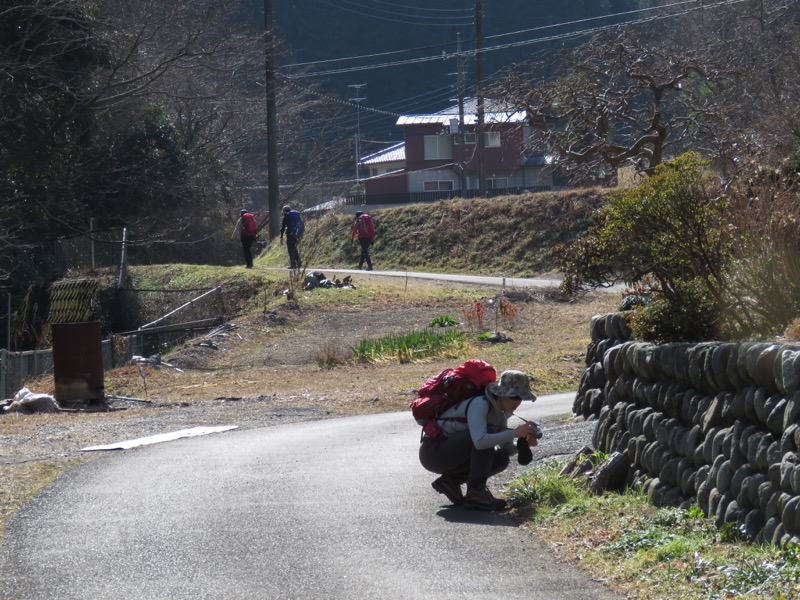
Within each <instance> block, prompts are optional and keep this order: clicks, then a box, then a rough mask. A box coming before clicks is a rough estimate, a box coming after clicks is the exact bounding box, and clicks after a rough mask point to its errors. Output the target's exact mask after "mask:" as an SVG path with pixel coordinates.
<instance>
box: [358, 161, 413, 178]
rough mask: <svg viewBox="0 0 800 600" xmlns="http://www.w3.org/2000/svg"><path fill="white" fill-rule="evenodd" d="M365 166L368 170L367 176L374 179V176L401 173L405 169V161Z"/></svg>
mask: <svg viewBox="0 0 800 600" xmlns="http://www.w3.org/2000/svg"><path fill="white" fill-rule="evenodd" d="M365 166H366V167H367V168H368V169H369V176H370V177H375V176H376V175H384V174H386V173H392V172H394V171H402V170H403V169H404V168H405V166H406V163H405V161H396V162H388V163H376V164H367V165H365Z"/></svg>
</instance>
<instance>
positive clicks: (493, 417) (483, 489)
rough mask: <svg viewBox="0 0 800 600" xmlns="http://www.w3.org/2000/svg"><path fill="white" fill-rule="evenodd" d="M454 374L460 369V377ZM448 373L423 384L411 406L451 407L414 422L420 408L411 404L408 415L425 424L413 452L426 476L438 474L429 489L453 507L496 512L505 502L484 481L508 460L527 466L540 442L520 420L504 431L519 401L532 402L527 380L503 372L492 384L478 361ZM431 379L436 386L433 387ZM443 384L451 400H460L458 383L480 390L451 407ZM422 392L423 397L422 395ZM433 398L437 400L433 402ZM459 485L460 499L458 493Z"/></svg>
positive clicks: (491, 375) (534, 427) (537, 431)
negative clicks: (465, 490)
mask: <svg viewBox="0 0 800 600" xmlns="http://www.w3.org/2000/svg"><path fill="white" fill-rule="evenodd" d="M487 367H488V369H487ZM458 369H461V370H462V371H461V373H458ZM489 369H491V371H490V370H489ZM449 371H452V373H451V374H448V375H445V374H446V373H447V371H445V372H443V373H441V374H440V375H439V376H437V377H436V378H431V379H429V380H428V381H427V382H426V386H428V389H426V386H423V387H422V388H420V397H418V398H417V400H415V401H414V403H417V404H422V405H424V404H425V403H426V401H427V402H428V404H429V405H430V404H433V403H439V404H440V405H441V404H442V403H443V402H444V405H447V404H450V405H451V406H450V407H449V408H446V410H444V411H443V412H441V413H440V414H438V415H437V416H435V417H433V418H431V419H430V420H426V419H425V418H417V417H419V416H420V409H421V408H423V407H421V406H417V407H415V404H414V403H412V413H413V414H414V416H415V418H417V422H419V423H420V424H422V423H423V422H425V426H424V427H423V434H422V441H421V444H420V449H419V460H420V463H421V464H422V466H423V467H425V469H427V470H428V471H431V472H432V473H438V474H439V475H440V477H439V478H438V479H436V480H435V481H434V482H433V483H432V484H431V486H432V487H433V489H434V490H436V491H437V492H439V493H440V494H444V495H445V496H446V497H447V499H448V500H450V502H451V503H453V504H454V505H463V506H464V508H468V509H474V510H502V509H504V508H505V507H506V501H505V500H502V499H500V498H495V497H494V496H493V495H492V493H491V492H490V491H489V489H488V487H487V485H486V483H487V480H488V479H489V477H492V476H493V475H497V474H498V473H501V472H503V471H505V470H506V469H507V468H508V465H509V464H510V457H511V456H514V455H517V457H518V458H517V460H518V462H519V463H520V464H528V463H530V461H531V460H532V453H531V450H530V447H531V446H536V445H537V444H538V438H540V437H541V429H540V428H539V426H538V424H536V423H534V422H530V421H526V422H525V423H524V424H522V425H519V426H518V427H515V428H513V429H510V428H509V427H508V419H509V417H511V416H512V415H513V414H514V411H515V410H517V409H518V408H519V406H520V404H522V401H523V400H530V401H534V400H536V396H534V395H533V394H532V393H531V388H530V379H529V377H528V376H527V375H526V374H525V373H522V372H521V371H503V373H501V374H500V380H499V381H494V377H495V375H496V374H495V373H494V369H493V368H492V367H491V366H490V365H488V363H484V362H483V361H467V362H466V363H464V364H463V365H461V366H460V367H457V369H452V370H449ZM436 379H440V381H439V382H438V383H437V382H436V381H435V380H436ZM448 379H449V380H450V383H449V387H450V391H449V393H450V394H451V395H452V396H458V398H454V399H455V400H459V399H460V397H461V396H462V395H463V391H462V390H459V389H456V388H457V387H459V386H462V385H463V384H461V383H460V381H461V380H463V379H467V380H470V381H471V382H473V385H475V386H476V387H478V388H479V389H480V388H481V387H482V386H484V385H485V388H484V389H483V393H482V394H479V395H474V396H472V397H470V398H468V399H466V400H460V401H458V402H457V403H456V404H455V405H452V400H453V399H451V400H449V401H448V400H447V395H448V392H447V391H444V393H443V395H441V391H442V390H446V389H447V386H448V384H447V380H448ZM487 380H489V381H488V382H487ZM429 384H433V385H429ZM437 386H438V387H437ZM437 390H438V391H437ZM425 393H428V394H429V396H423V394H425ZM437 394H440V395H439V396H438V397H437ZM423 416H424V415H423ZM515 440H516V443H515ZM465 483H466V484H467V493H466V495H465V494H464V493H463V492H462V489H461V486H462V485H463V484H465Z"/></svg>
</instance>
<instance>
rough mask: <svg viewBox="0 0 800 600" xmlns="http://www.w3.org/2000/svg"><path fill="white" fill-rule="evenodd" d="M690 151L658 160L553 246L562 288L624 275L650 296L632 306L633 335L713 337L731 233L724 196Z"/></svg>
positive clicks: (592, 285) (599, 283)
mask: <svg viewBox="0 0 800 600" xmlns="http://www.w3.org/2000/svg"><path fill="white" fill-rule="evenodd" d="M705 166H706V164H705V162H703V161H702V160H701V159H700V158H699V156H698V155H696V154H694V153H688V154H684V155H683V156H680V157H678V158H677V159H675V160H673V161H670V162H668V163H664V164H662V165H659V166H658V167H657V168H656V171H655V174H654V175H653V176H652V177H649V178H647V179H645V180H644V181H643V182H642V183H641V184H640V185H639V186H638V187H636V188H633V189H626V190H618V191H616V192H614V193H612V194H610V195H609V197H608V202H607V204H606V205H605V206H604V207H603V208H602V209H601V210H600V211H599V212H598V213H597V215H596V218H595V222H594V224H593V225H592V227H591V228H590V229H589V232H588V233H587V235H586V236H585V237H584V238H581V239H579V240H578V241H577V242H576V243H574V244H573V245H572V246H571V247H569V248H565V247H562V248H560V249H559V255H560V257H561V264H562V269H563V271H564V282H563V285H562V289H564V290H565V291H567V292H570V293H574V292H576V291H579V290H582V289H591V288H595V287H601V286H606V285H609V284H611V283H614V282H617V281H625V282H627V283H628V284H629V285H631V286H635V287H636V292H637V294H639V295H640V296H642V295H644V296H647V297H648V298H649V303H647V306H644V307H643V308H640V309H639V316H638V320H637V323H638V329H634V334H635V335H636V336H637V337H641V338H643V339H648V340H674V341H678V340H692V341H697V340H700V339H708V338H709V337H714V336H715V334H716V333H717V331H718V315H719V313H720V311H721V307H722V299H723V298H724V296H725V279H724V274H725V270H726V267H727V265H728V264H729V261H730V239H729V235H728V233H727V228H725V227H722V226H721V223H722V220H723V215H724V210H725V207H726V202H725V201H724V200H723V199H721V198H720V197H719V196H718V195H717V194H716V187H718V186H712V184H711V183H710V178H709V177H708V176H707V174H706V171H705Z"/></svg>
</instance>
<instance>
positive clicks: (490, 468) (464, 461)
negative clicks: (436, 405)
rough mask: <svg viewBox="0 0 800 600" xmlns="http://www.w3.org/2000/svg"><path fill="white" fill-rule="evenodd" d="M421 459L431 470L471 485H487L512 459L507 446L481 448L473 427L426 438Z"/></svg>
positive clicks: (468, 485)
mask: <svg viewBox="0 0 800 600" xmlns="http://www.w3.org/2000/svg"><path fill="white" fill-rule="evenodd" d="M419 462H420V463H421V464H422V466H423V467H425V468H426V469H427V470H428V471H430V472H432V473H439V474H440V475H447V476H449V477H451V478H453V479H454V480H456V481H457V482H458V483H466V484H467V487H473V486H475V487H483V486H485V485H486V480H487V479H488V478H489V477H491V476H492V475H497V474H498V473H502V472H503V471H505V470H506V469H507V468H508V465H509V462H510V461H509V456H508V452H507V451H505V450H502V449H501V450H498V449H495V448H488V449H486V450H478V449H477V448H476V447H475V446H474V445H473V443H472V438H471V437H470V435H469V431H463V432H461V433H458V434H456V435H453V436H450V437H447V438H443V439H438V440H434V439H433V438H429V437H425V438H423V440H422V443H421V444H420V447H419Z"/></svg>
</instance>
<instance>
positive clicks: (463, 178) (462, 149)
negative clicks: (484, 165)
mask: <svg viewBox="0 0 800 600" xmlns="http://www.w3.org/2000/svg"><path fill="white" fill-rule="evenodd" d="M457 35H458V44H457V46H456V61H457V65H458V68H457V71H458V81H457V84H456V85H457V88H458V152H459V157H458V166H459V167H460V170H461V172H460V173H459V185H460V186H461V196H462V197H463V196H464V194H465V193H466V191H467V163H466V161H465V157H466V156H467V150H466V142H467V140H466V139H465V138H466V135H467V132H466V131H465V129H464V55H463V53H462V52H461V32H459V33H458V34H457Z"/></svg>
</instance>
